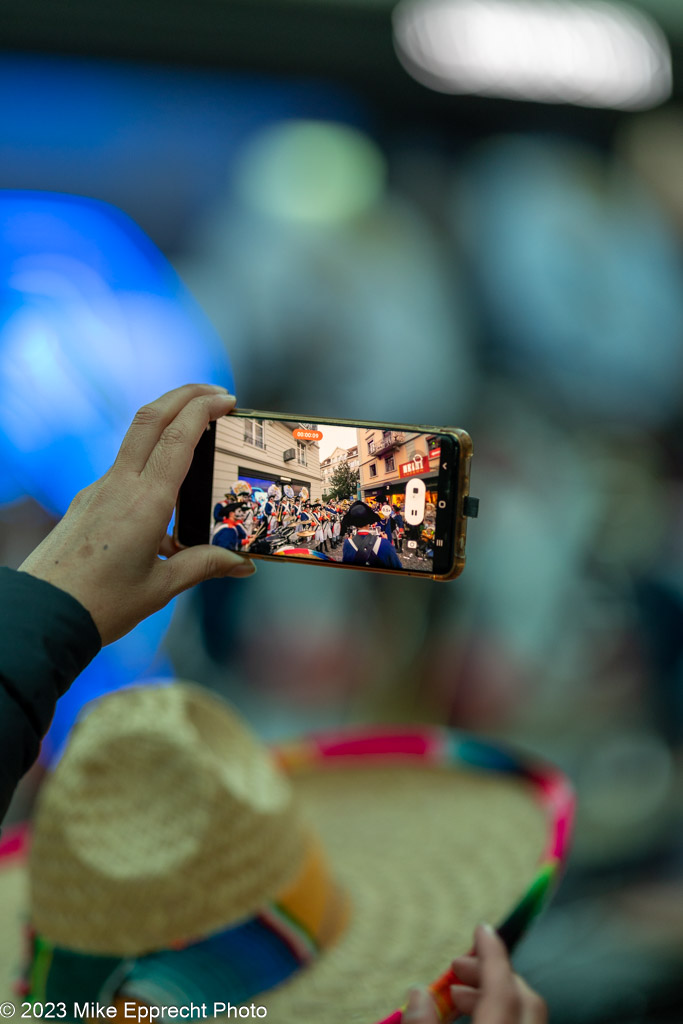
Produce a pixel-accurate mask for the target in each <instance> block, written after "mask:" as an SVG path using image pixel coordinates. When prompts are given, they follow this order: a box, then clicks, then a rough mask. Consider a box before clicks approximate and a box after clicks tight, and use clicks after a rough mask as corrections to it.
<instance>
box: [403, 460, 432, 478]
mask: <svg viewBox="0 0 683 1024" xmlns="http://www.w3.org/2000/svg"><path fill="white" fill-rule="evenodd" d="M428 469H429V459H427V458H425V456H424V455H414V456H413V458H412V460H411V461H410V462H401V463H400V464H399V467H398V475H399V476H400V477H401V478H403V477H406V476H415V475H416V473H426V472H427V470H428Z"/></svg>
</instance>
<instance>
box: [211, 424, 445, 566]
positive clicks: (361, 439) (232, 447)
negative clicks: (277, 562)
mask: <svg viewBox="0 0 683 1024" xmlns="http://www.w3.org/2000/svg"><path fill="white" fill-rule="evenodd" d="M458 448H459V446H458V442H457V439H456V438H455V437H454V436H453V435H450V434H439V433H435V432H434V431H433V430H432V431H429V430H421V429H415V428H410V429H406V428H401V429H398V428H396V427H393V426H387V425H381V426H371V427H368V426H364V425H362V424H360V425H357V426H356V425H351V426H348V425H344V426H341V425H339V424H335V423H320V422H319V423H303V422H300V421H298V420H285V419H265V418H259V417H254V416H250V415H245V414H244V413H243V412H237V413H233V414H231V415H229V416H224V417H222V418H221V419H219V420H217V421H216V424H215V434H214V442H213V459H212V463H213V467H212V474H211V500H210V509H208V508H206V506H205V508H206V515H207V518H208V519H209V522H208V523H207V527H208V531H209V536H210V542H211V543H212V544H217V545H219V546H222V547H226V548H228V549H232V550H239V551H241V552H243V553H245V554H246V553H253V554H260V555H274V556H278V557H280V558H289V559H302V558H303V559H309V560H322V561H328V562H343V563H345V564H347V565H349V564H350V565H355V566H363V567H366V568H374V569H391V570H409V571H410V572H413V573H414V572H417V573H425V574H428V575H433V574H434V573H440V572H447V571H448V569H449V567H450V565H451V564H452V561H453V544H454V537H453V535H454V529H453V524H454V521H455V511H454V509H455V502H456V499H457V493H456V491H457V488H456V485H455V481H456V479H457V473H456V471H457V457H458Z"/></svg>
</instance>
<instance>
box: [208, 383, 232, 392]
mask: <svg viewBox="0 0 683 1024" xmlns="http://www.w3.org/2000/svg"><path fill="white" fill-rule="evenodd" d="M207 386H208V387H210V388H211V390H212V391H219V392H220V393H221V394H223V395H229V394H230V392H229V391H228V389H227V388H224V387H223V385H222V384H209V385H207Z"/></svg>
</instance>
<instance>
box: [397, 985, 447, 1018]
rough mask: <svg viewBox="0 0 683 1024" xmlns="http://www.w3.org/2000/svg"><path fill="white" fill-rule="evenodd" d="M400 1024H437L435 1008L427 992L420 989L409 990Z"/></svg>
mask: <svg viewBox="0 0 683 1024" xmlns="http://www.w3.org/2000/svg"><path fill="white" fill-rule="evenodd" d="M401 1024H439V1017H438V1014H437V1012H436V1006H435V1005H434V1000H433V999H432V997H431V996H430V994H429V992H427V991H426V990H425V989H422V988H414V989H411V991H410V994H409V996H408V1004H407V1006H406V1008H405V1010H404V1011H403V1014H402V1016H401Z"/></svg>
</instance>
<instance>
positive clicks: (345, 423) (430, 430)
mask: <svg viewBox="0 0 683 1024" xmlns="http://www.w3.org/2000/svg"><path fill="white" fill-rule="evenodd" d="M227 415H228V416H237V417H239V418H241V419H264V420H284V421H286V422H295V423H313V422H316V423H317V422H321V423H324V424H326V425H327V426H332V427H361V428H364V429H371V430H372V429H374V430H403V431H418V432H420V433H425V434H447V435H450V436H451V437H454V438H455V439H456V441H457V442H458V445H459V455H458V473H457V480H456V484H457V498H456V507H455V537H454V543H453V564H452V566H451V568H450V569H449V571H448V572H446V573H429V572H416V571H414V570H412V569H381V568H377V567H375V566H369V565H350V564H348V563H344V562H335V561H330V562H323V561H321V560H320V559H319V558H281V557H278V555H261V554H252V553H251V552H245V556H248V557H249V558H254V559H256V558H258V559H261V560H263V561H265V562H283V561H287V562H288V563H290V564H291V563H292V562H301V563H303V564H304V565H318V566H325V567H329V566H335V567H336V568H338V569H355V570H357V571H358V572H376V573H382V574H383V575H389V576H414V577H415V578H417V579H423V580H424V579H428V580H441V581H445V580H452V579H455V578H456V577H457V576H459V575H460V573H461V572H462V571H463V569H464V568H465V543H466V540H467V516H466V515H465V512H464V503H465V498H467V497H468V496H469V493H470V467H471V461H472V452H473V447H472V438H471V437H470V435H469V434H468V433H467V431H466V430H463V429H462V428H461V427H440V426H428V425H423V424H417V423H385V422H381V421H380V420H348V419H336V418H334V417H325V418H324V419H323V420H320V421H318V420H316V419H315V418H314V417H313V416H311V415H310V413H309V414H308V415H307V416H300V415H298V414H297V413H284V412H272V411H269V410H263V409H242V408H240V409H233V410H232V412H230V413H228V414H227ZM178 518H179V504H178V505H176V518H175V524H174V527H173V537H174V539H175V541H176V543H179V542H178V536H177V534H178Z"/></svg>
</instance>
